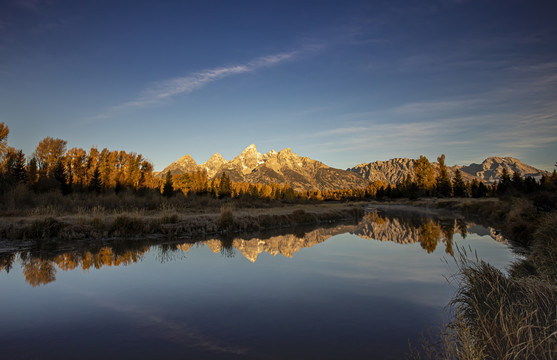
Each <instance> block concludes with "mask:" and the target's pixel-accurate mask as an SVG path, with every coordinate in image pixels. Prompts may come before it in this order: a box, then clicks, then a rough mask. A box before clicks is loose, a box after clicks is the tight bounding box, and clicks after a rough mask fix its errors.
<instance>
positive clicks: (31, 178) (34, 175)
mask: <svg viewBox="0 0 557 360" xmlns="http://www.w3.org/2000/svg"><path fill="white" fill-rule="evenodd" d="M38 179H39V170H38V169H37V159H36V158H35V157H34V156H33V157H32V158H31V160H29V162H28V163H27V182H28V183H29V185H34V184H35V183H36V182H37V180H38Z"/></svg>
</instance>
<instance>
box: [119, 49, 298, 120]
mask: <svg viewBox="0 0 557 360" xmlns="http://www.w3.org/2000/svg"><path fill="white" fill-rule="evenodd" d="M306 51H308V49H304V50H296V51H292V52H285V53H278V54H273V55H268V56H261V57H258V58H256V59H253V60H251V61H249V62H247V63H245V64H240V65H232V66H225V67H218V68H214V69H206V70H202V71H199V72H194V73H191V74H189V75H187V76H184V77H176V78H173V79H168V80H164V81H161V82H158V83H155V84H154V86H152V87H151V88H148V89H146V90H144V91H143V92H142V94H141V95H140V96H139V97H138V98H137V99H135V100H132V101H129V102H126V103H123V104H120V105H117V106H113V107H112V108H111V110H112V111H114V110H123V109H132V108H140V107H144V106H148V105H154V104H158V103H161V102H162V101H165V100H168V99H171V98H173V97H176V96H179V95H187V94H190V93H192V92H193V91H195V90H197V89H200V88H202V87H204V86H205V85H207V84H210V83H212V82H215V81H218V80H222V79H225V78H227V77H230V76H233V75H238V74H245V73H251V72H254V71H256V70H259V69H262V68H267V67H272V66H276V65H278V64H280V63H283V62H285V61H288V60H292V59H294V58H295V57H296V56H298V55H301V54H302V53H304V52H306Z"/></svg>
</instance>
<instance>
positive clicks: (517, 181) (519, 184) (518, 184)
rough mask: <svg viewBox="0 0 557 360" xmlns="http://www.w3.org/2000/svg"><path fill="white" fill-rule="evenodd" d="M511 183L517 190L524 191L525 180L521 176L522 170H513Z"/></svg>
mask: <svg viewBox="0 0 557 360" xmlns="http://www.w3.org/2000/svg"><path fill="white" fill-rule="evenodd" d="M511 184H512V187H513V188H514V189H515V190H517V191H521V192H522V191H523V190H524V182H523V180H522V176H520V172H518V171H514V172H513V177H512V179H511Z"/></svg>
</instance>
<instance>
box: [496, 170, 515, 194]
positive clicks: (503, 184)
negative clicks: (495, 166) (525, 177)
mask: <svg viewBox="0 0 557 360" xmlns="http://www.w3.org/2000/svg"><path fill="white" fill-rule="evenodd" d="M511 184H512V183H511V177H510V176H509V171H508V170H507V168H503V171H502V172H501V178H500V179H499V183H498V184H497V193H499V194H501V195H502V194H505V193H506V192H507V191H508V190H509V189H510V187H511Z"/></svg>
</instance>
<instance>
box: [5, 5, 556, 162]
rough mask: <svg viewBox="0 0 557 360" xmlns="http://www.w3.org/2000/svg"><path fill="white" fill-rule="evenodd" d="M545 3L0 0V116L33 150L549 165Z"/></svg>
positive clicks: (552, 91) (19, 142) (551, 16)
mask: <svg viewBox="0 0 557 360" xmlns="http://www.w3.org/2000/svg"><path fill="white" fill-rule="evenodd" d="M555 18H557V5H554V2H553V1H536V0H530V1H515V0H504V1H497V0H468V1H467V0H460V1H456V0H453V1H451V0H432V1H414V0H412V1H411V0H408V1H371V0H367V1H285V0H282V1H141V0H135V1H116V0H114V1H103V0H96V1H63V0H44V1H41V0H11V1H6V0H0V122H5V123H6V124H7V125H8V126H9V127H10V135H9V138H8V143H9V145H10V146H13V147H16V148H21V149H23V151H24V152H25V153H26V154H27V155H30V154H31V153H32V152H33V151H34V149H35V147H36V145H37V143H38V142H39V141H40V140H41V139H43V138H44V137H46V136H52V137H58V138H62V139H64V140H67V141H68V148H70V147H74V146H75V147H82V148H85V149H87V150H88V149H89V148H90V147H91V146H97V147H98V148H99V149H101V148H104V147H107V148H109V149H111V150H126V151H135V152H138V153H141V154H143V155H144V156H145V157H147V158H148V159H149V160H150V161H152V162H153V163H154V165H155V169H157V170H162V168H164V167H165V166H166V165H168V164H169V163H171V162H172V161H175V160H177V159H178V158H179V157H181V156H182V155H185V154H188V153H189V154H191V155H192V156H193V157H194V159H195V160H196V161H197V162H198V163H202V162H204V161H206V160H207V159H208V158H209V157H210V156H211V155H212V154H213V153H214V152H219V153H221V154H222V155H223V156H224V158H225V159H229V160H230V159H232V158H233V157H234V156H236V155H237V154H239V153H240V152H241V151H242V150H243V149H244V148H245V147H247V146H248V145H250V144H252V143H254V144H256V146H257V148H258V150H259V151H260V152H267V151H269V150H271V149H275V150H277V151H278V150H281V149H283V148H285V147H290V148H292V150H293V151H294V152H297V153H298V154H299V155H303V156H308V157H310V158H313V159H317V160H320V161H323V162H324V163H326V164H327V165H330V166H334V167H338V168H347V167H351V166H354V165H356V164H359V163H363V162H371V161H376V160H387V159H390V158H393V157H410V158H416V157H418V156H419V155H426V156H427V157H428V158H429V159H430V160H435V158H436V157H437V156H438V155H440V154H441V153H444V154H446V156H447V163H449V164H451V165H452V164H455V163H458V164H468V163H470V162H481V161H482V160H483V159H485V158H486V157H487V156H495V155H498V156H513V157H517V158H519V159H520V160H522V161H525V162H527V163H529V164H531V165H534V166H537V167H541V168H544V169H547V170H552V169H553V165H554V164H555V162H556V161H557V151H556V150H557V56H556V55H557V41H556V40H555V39H557V25H556V23H557V22H556V21H555Z"/></svg>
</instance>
